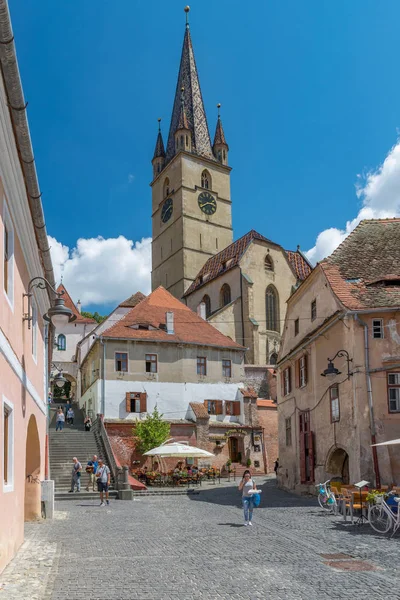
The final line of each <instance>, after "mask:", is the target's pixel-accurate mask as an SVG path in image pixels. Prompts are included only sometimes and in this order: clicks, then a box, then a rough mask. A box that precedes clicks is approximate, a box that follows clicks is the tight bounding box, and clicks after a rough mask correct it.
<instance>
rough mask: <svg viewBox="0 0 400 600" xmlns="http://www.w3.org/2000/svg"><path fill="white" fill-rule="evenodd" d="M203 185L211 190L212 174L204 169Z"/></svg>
mask: <svg viewBox="0 0 400 600" xmlns="http://www.w3.org/2000/svg"><path fill="white" fill-rule="evenodd" d="M201 187H203V188H205V189H206V190H211V176H210V173H209V172H208V171H203V172H202V174H201Z"/></svg>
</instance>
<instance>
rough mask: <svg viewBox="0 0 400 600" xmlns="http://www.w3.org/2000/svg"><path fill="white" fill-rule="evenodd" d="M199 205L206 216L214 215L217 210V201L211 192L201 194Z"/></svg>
mask: <svg viewBox="0 0 400 600" xmlns="http://www.w3.org/2000/svg"><path fill="white" fill-rule="evenodd" d="M198 203H199V206H200V208H201V210H202V211H203V213H205V214H206V215H213V214H214V213H215V211H216V210H217V201H216V199H215V198H214V196H213V195H212V194H210V192H201V194H199V198H198Z"/></svg>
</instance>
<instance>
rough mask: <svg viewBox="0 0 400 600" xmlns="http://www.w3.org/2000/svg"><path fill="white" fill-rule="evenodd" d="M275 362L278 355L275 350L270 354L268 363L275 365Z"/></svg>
mask: <svg viewBox="0 0 400 600" xmlns="http://www.w3.org/2000/svg"><path fill="white" fill-rule="evenodd" d="M277 362H278V355H277V353H276V352H273V353H272V354H271V356H270V359H269V364H270V365H276V363H277Z"/></svg>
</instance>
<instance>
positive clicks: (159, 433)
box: [132, 406, 171, 454]
mask: <svg viewBox="0 0 400 600" xmlns="http://www.w3.org/2000/svg"><path fill="white" fill-rule="evenodd" d="M162 418H163V415H162V414H161V413H159V412H158V409H157V406H156V407H155V408H154V410H153V412H152V414H151V415H147V417H146V419H145V420H144V421H139V422H138V423H137V424H136V427H135V429H133V430H132V433H133V436H134V438H135V441H136V447H137V449H138V450H139V452H141V453H142V454H143V453H144V452H147V451H148V450H151V449H152V448H155V447H156V446H159V445H160V444H162V443H163V442H165V440H167V439H168V438H169V432H170V428H171V426H170V424H169V423H167V422H166V421H163V420H162Z"/></svg>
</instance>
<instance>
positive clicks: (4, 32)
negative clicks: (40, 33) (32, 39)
mask: <svg viewBox="0 0 400 600" xmlns="http://www.w3.org/2000/svg"><path fill="white" fill-rule="evenodd" d="M0 69H1V76H2V79H3V83H4V88H5V92H6V97H7V104H8V109H9V113H10V119H11V124H12V128H13V132H14V137H15V144H16V147H17V151H18V157H19V161H20V165H21V169H22V174H23V177H24V181H25V189H26V194H27V197H28V203H29V208H30V213H31V216H32V222H33V226H34V230H35V236H36V241H37V245H38V247H39V253H40V257H41V262H42V266H43V270H44V276H45V278H46V279H47V280H48V281H49V283H50V284H51V285H52V286H53V287H55V285H56V283H55V278H54V271H53V265H52V262H51V256H50V247H49V242H48V239H47V231H46V224H45V220H44V214H43V206H42V202H41V199H40V198H41V195H42V194H41V192H40V189H39V182H38V179H37V173H36V168H35V159H34V156H33V150H32V143H31V137H30V133H29V125H28V119H27V115H26V107H27V103H26V102H25V98H24V93H23V90H22V84H21V78H20V75H19V70H18V61H17V55H16V50H15V44H14V35H13V31H12V27H11V20H10V14H9V11H8V4H7V0H0ZM47 293H48V294H49V296H50V300H51V299H52V295H53V294H52V293H51V295H50V292H49V291H48V292H47Z"/></svg>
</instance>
